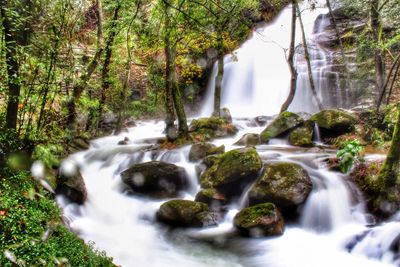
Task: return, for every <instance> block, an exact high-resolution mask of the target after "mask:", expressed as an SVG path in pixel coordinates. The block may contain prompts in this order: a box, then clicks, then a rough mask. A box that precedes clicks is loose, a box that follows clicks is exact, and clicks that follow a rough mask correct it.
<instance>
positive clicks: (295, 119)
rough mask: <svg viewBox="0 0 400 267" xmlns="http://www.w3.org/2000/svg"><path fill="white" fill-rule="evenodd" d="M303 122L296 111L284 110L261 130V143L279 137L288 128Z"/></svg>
mask: <svg viewBox="0 0 400 267" xmlns="http://www.w3.org/2000/svg"><path fill="white" fill-rule="evenodd" d="M303 122H304V120H303V119H302V118H301V117H300V116H299V115H297V114H296V113H292V112H289V111H285V112H283V113H281V114H280V115H279V116H278V117H277V118H276V119H275V120H273V121H272V122H271V123H270V124H269V125H268V126H267V128H265V130H264V131H262V132H261V134H260V140H261V143H268V142H269V140H270V139H272V138H276V137H281V136H283V135H285V134H287V133H288V131H289V130H291V129H293V128H295V127H297V126H299V125H300V124H302V123H303Z"/></svg>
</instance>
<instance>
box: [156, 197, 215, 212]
mask: <svg viewBox="0 0 400 267" xmlns="http://www.w3.org/2000/svg"><path fill="white" fill-rule="evenodd" d="M163 205H165V206H169V207H171V208H173V209H175V210H180V211H184V210H190V211H191V212H193V213H199V212H202V211H207V210H208V206H207V205H206V204H204V203H200V202H194V201H190V200H182V199H176V200H171V201H168V202H166V203H164V204H163Z"/></svg>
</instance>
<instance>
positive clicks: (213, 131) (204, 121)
mask: <svg viewBox="0 0 400 267" xmlns="http://www.w3.org/2000/svg"><path fill="white" fill-rule="evenodd" d="M189 131H190V134H191V135H192V136H193V139H195V140H198V139H201V140H210V139H213V138H218V137H227V136H233V135H235V134H236V133H237V132H238V129H237V128H236V127H235V126H234V125H233V124H231V123H228V122H226V121H225V120H224V119H222V118H216V117H211V118H201V119H197V120H193V121H192V122H191V123H190V126H189Z"/></svg>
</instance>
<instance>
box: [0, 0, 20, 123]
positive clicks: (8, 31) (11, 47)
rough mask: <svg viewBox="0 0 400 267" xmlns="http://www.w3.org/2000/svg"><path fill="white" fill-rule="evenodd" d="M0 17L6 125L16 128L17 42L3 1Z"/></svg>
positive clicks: (17, 101) (18, 93) (18, 89)
mask: <svg viewBox="0 0 400 267" xmlns="http://www.w3.org/2000/svg"><path fill="white" fill-rule="evenodd" d="M0 5H1V7H0V8H1V17H2V19H3V29H4V41H5V50H6V65H7V75H8V78H7V80H8V100H7V113H6V127H7V128H8V129H12V130H16V127H17V120H18V104H19V96H20V91H21V84H20V77H19V64H18V59H17V53H18V52H17V50H18V44H17V40H16V38H15V36H14V33H13V32H12V27H13V25H12V23H11V21H10V20H9V18H8V16H7V11H6V7H5V5H6V3H5V1H1V2H0Z"/></svg>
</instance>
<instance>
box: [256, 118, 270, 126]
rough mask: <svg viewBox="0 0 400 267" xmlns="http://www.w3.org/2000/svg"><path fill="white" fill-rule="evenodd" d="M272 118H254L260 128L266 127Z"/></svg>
mask: <svg viewBox="0 0 400 267" xmlns="http://www.w3.org/2000/svg"><path fill="white" fill-rule="evenodd" d="M271 119H272V118H271V117H270V116H258V117H255V118H254V121H255V122H256V123H257V125H258V126H265V125H267V123H268V122H269V121H270V120H271Z"/></svg>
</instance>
